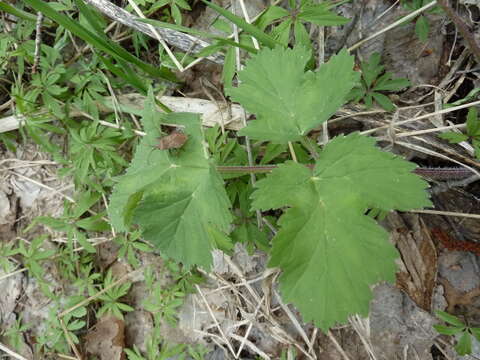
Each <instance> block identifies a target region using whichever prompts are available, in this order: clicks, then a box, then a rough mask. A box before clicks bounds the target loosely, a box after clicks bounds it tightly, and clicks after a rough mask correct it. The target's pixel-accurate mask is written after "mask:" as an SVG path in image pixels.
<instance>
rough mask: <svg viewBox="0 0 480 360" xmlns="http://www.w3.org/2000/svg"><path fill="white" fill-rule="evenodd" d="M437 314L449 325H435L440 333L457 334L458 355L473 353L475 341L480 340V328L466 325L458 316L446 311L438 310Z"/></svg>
mask: <svg viewBox="0 0 480 360" xmlns="http://www.w3.org/2000/svg"><path fill="white" fill-rule="evenodd" d="M435 314H436V315H437V316H438V318H439V319H441V320H443V321H444V322H446V323H447V325H439V324H437V325H433V327H434V328H435V330H437V331H438V333H439V334H442V335H448V336H455V338H456V339H457V344H456V345H455V351H456V352H457V354H458V355H461V356H463V355H469V354H471V353H472V338H473V341H480V328H478V327H471V326H468V325H466V324H465V323H464V322H463V321H461V320H460V319H459V318H458V317H456V316H453V315H450V314H448V313H446V312H444V311H440V310H436V311H435Z"/></svg>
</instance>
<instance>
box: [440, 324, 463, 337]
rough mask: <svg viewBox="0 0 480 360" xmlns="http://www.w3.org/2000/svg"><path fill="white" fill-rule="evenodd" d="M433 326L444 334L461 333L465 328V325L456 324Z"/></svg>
mask: <svg viewBox="0 0 480 360" xmlns="http://www.w3.org/2000/svg"><path fill="white" fill-rule="evenodd" d="M433 328H434V329H435V330H437V332H438V333H439V334H443V335H455V334H458V333H461V332H462V331H464V330H465V327H464V326H461V327H456V326H446V325H438V324H437V325H433Z"/></svg>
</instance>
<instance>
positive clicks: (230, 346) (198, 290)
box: [195, 285, 237, 359]
mask: <svg viewBox="0 0 480 360" xmlns="http://www.w3.org/2000/svg"><path fill="white" fill-rule="evenodd" d="M195 288H196V289H197V292H198V293H199V294H200V297H201V298H202V300H203V302H204V304H205V306H206V307H207V310H208V313H209V314H210V316H211V318H212V320H213V323H214V324H215V326H216V327H217V329H218V332H219V333H220V335H221V336H222V340H223V341H224V342H225V344H227V347H228V350H230V352H231V353H232V355H233V356H234V357H235V359H236V358H237V357H236V354H235V351H234V350H233V347H232V344H230V341H228V338H227V336H226V335H225V333H224V332H223V329H222V327H221V326H220V324H219V323H218V320H217V318H216V317H215V315H214V314H213V311H212V308H211V307H210V304H209V303H208V301H207V299H206V298H205V295H203V292H202V289H200V286H198V285H195Z"/></svg>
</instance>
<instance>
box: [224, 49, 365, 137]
mask: <svg viewBox="0 0 480 360" xmlns="http://www.w3.org/2000/svg"><path fill="white" fill-rule="evenodd" d="M309 59H310V52H309V51H307V50H306V49H304V48H302V47H297V48H295V49H284V48H281V47H277V48H275V49H273V50H270V49H264V50H262V51H261V52H260V53H258V55H256V56H254V57H252V58H251V59H250V60H249V61H248V62H247V65H246V67H245V69H244V70H243V71H241V72H240V73H239V79H240V81H241V83H240V85H239V86H238V87H237V88H229V89H227V93H228V94H229V95H230V96H231V97H232V99H233V100H235V101H238V102H239V103H240V104H241V105H242V106H243V107H245V109H246V110H247V111H249V112H251V113H253V114H255V115H256V117H257V119H256V120H253V121H250V122H249V123H248V126H247V127H246V128H244V129H242V130H241V131H240V134H241V135H246V136H250V137H251V138H253V139H257V140H264V141H273V142H276V143H286V142H288V141H297V140H300V138H301V137H302V136H303V135H306V134H307V133H308V132H309V131H310V130H312V129H313V128H314V127H316V126H318V125H320V124H321V123H322V122H324V121H326V120H327V119H328V118H329V117H330V116H332V114H333V113H334V112H335V111H337V110H338V108H339V107H340V106H342V105H343V104H344V103H345V102H346V97H347V95H348V94H349V93H350V91H351V90H352V88H353V87H354V86H355V84H356V83H357V81H358V74H357V73H356V72H354V71H353V57H352V56H350V55H348V53H347V52H346V50H343V51H342V52H340V53H339V54H338V55H336V56H333V57H332V58H331V59H330V61H329V62H328V63H326V64H323V65H322V66H321V67H320V69H319V70H318V71H317V72H311V71H308V72H305V66H306V64H307V62H308V61H309Z"/></svg>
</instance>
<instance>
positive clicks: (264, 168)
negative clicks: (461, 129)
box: [217, 164, 472, 180]
mask: <svg viewBox="0 0 480 360" xmlns="http://www.w3.org/2000/svg"><path fill="white" fill-rule="evenodd" d="M305 166H307V167H309V168H311V169H313V167H314V166H315V165H314V164H305ZM277 167H278V165H257V166H217V170H218V171H219V172H222V173H245V174H252V173H268V172H271V171H272V170H274V169H276V168H277ZM413 172H414V173H415V174H418V175H420V176H423V177H425V178H429V179H432V180H458V179H465V178H468V177H470V176H472V172H471V171H470V170H468V169H465V168H461V167H452V168H426V167H425V168H422V167H419V168H416V169H415V170H414V171H413Z"/></svg>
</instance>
